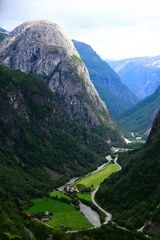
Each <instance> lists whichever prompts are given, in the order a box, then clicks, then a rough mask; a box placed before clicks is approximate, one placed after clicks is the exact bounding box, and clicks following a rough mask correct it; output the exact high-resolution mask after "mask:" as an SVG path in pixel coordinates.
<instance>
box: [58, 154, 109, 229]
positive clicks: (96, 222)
mask: <svg viewBox="0 0 160 240" xmlns="http://www.w3.org/2000/svg"><path fill="white" fill-rule="evenodd" d="M106 160H107V162H106V163H103V164H102V165H100V166H99V167H98V168H97V169H96V170H94V171H92V172H90V173H88V174H86V175H85V176H83V177H87V176H89V175H91V174H94V173H96V172H99V171H101V170H102V169H103V168H104V167H106V166H107V165H108V164H109V163H110V162H111V161H112V160H113V159H112V157H111V155H108V156H106ZM79 178H81V177H75V178H72V179H70V180H69V181H68V182H67V183H65V184H64V185H62V186H61V187H59V188H58V190H59V191H60V192H64V189H65V188H66V187H67V186H68V185H71V184H74V183H75V182H76V180H78V179H79ZM93 195H94V192H92V196H93ZM93 203H94V202H93ZM94 205H96V204H95V203H94ZM96 206H97V205H96ZM79 207H80V212H81V213H83V215H84V216H85V217H86V218H87V219H88V221H89V222H90V223H91V224H92V225H93V226H94V228H97V227H100V226H101V221H100V218H99V214H98V213H97V212H96V211H94V210H93V209H92V208H91V207H89V206H87V205H85V204H84V203H82V202H81V201H80V202H79ZM97 207H98V206H97ZM100 210H101V209H100ZM105 213H106V212H105ZM108 214H109V213H106V216H108Z"/></svg>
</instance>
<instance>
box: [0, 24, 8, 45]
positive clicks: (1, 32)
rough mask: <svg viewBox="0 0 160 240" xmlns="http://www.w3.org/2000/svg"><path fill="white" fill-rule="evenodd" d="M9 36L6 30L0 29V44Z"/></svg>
mask: <svg viewBox="0 0 160 240" xmlns="http://www.w3.org/2000/svg"><path fill="white" fill-rule="evenodd" d="M8 34H9V32H8V31H7V30H5V29H4V28H1V27H0V42H1V41H2V40H3V39H4V38H5V37H6V36H7V35H8Z"/></svg>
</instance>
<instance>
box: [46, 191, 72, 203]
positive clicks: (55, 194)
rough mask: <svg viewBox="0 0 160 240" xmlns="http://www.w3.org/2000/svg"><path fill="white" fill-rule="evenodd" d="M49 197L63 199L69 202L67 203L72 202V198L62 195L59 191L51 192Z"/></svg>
mask: <svg viewBox="0 0 160 240" xmlns="http://www.w3.org/2000/svg"><path fill="white" fill-rule="evenodd" d="M49 195H50V196H51V197H56V198H59V199H61V198H65V199H67V200H69V201H72V198H71V197H69V196H68V195H67V194H65V193H62V192H59V191H53V192H51V193H50V194H49Z"/></svg>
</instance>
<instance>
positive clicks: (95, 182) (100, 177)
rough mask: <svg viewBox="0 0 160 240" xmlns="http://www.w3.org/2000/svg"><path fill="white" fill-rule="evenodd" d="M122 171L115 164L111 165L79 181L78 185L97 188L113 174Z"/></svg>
mask: <svg viewBox="0 0 160 240" xmlns="http://www.w3.org/2000/svg"><path fill="white" fill-rule="evenodd" d="M119 170H120V167H119V166H118V165H117V164H115V163H112V164H109V165H107V166H106V167H105V168H103V169H102V170H101V171H99V172H96V173H93V174H91V175H89V176H86V177H84V178H81V179H79V180H78V181H77V182H76V184H83V185H85V186H86V187H91V186H93V188H97V187H98V186H99V185H100V184H101V183H102V182H103V181H104V179H106V178H108V177H109V176H110V175H111V174H112V173H114V172H117V171H119Z"/></svg>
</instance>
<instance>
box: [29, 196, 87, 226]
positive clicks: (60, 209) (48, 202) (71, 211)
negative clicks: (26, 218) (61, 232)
mask: <svg viewBox="0 0 160 240" xmlns="http://www.w3.org/2000/svg"><path fill="white" fill-rule="evenodd" d="M43 211H49V212H50V213H53V216H52V218H51V219H50V220H49V221H48V222H46V223H47V224H48V225H50V226H52V227H55V228H59V227H60V226H62V225H64V226H67V227H70V228H71V230H80V229H86V228H90V227H92V225H91V223H89V222H88V220H87V219H86V218H85V217H84V216H83V215H82V214H81V213H80V212H79V211H78V210H76V209H75V208H74V207H73V206H71V205H69V204H67V203H63V202H60V201H57V200H53V199H50V198H38V199H34V200H33V207H31V208H29V209H28V212H29V213H36V212H37V213H38V212H43Z"/></svg>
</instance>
